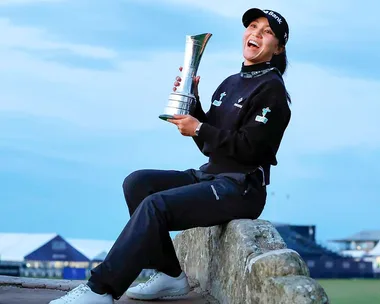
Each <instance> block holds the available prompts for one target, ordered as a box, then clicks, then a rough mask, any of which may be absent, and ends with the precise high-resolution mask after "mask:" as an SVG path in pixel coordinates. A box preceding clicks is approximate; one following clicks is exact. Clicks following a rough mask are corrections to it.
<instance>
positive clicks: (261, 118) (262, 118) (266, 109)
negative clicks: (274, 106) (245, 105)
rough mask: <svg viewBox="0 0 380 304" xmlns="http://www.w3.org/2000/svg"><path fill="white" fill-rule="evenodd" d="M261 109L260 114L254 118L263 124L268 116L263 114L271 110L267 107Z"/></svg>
mask: <svg viewBox="0 0 380 304" xmlns="http://www.w3.org/2000/svg"><path fill="white" fill-rule="evenodd" d="M262 111H263V114H262V116H260V115H257V116H256V119H255V120H256V121H258V122H262V123H263V124H266V123H267V121H268V118H266V117H265V115H267V114H268V113H270V112H272V111H271V110H270V109H269V108H268V107H266V108H264V109H263V110H262Z"/></svg>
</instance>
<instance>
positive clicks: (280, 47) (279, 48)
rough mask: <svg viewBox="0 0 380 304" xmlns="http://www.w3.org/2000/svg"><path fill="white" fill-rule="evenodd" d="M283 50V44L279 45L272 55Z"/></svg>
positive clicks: (278, 53)
mask: <svg viewBox="0 0 380 304" xmlns="http://www.w3.org/2000/svg"><path fill="white" fill-rule="evenodd" d="M283 51H285V47H284V46H283V45H279V46H278V47H277V50H276V51H275V52H274V54H273V55H280V54H281V53H282V52H283Z"/></svg>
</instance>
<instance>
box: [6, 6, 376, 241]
mask: <svg viewBox="0 0 380 304" xmlns="http://www.w3.org/2000/svg"><path fill="white" fill-rule="evenodd" d="M262 4H263V5H265V7H262V8H271V9H274V10H277V11H279V12H281V13H282V14H283V15H284V16H285V17H286V18H287V19H288V22H289V24H290V30H291V31H290V40H289V44H288V46H287V47H288V55H289V60H290V66H289V70H288V72H287V74H286V76H285V81H286V83H287V87H288V90H289V92H290V94H291V95H292V99H293V105H292V113H293V116H292V121H291V123H290V125H289V128H288V130H287V132H286V134H285V137H284V140H283V143H282V146H281V149H280V152H279V154H278V160H279V165H278V166H277V167H275V168H273V170H272V172H273V173H272V183H271V185H270V186H269V188H268V193H269V195H268V202H267V206H266V209H265V211H264V213H263V214H262V216H261V218H263V219H268V220H271V221H274V222H288V223H293V224H315V225H317V238H318V239H319V240H320V241H323V242H326V240H328V239H332V238H340V237H344V236H346V235H349V234H352V233H355V232H357V231H359V230H362V229H380V226H379V221H378V216H379V213H380V207H379V202H380V192H379V189H380V178H379V177H378V173H379V172H380V165H379V162H378V159H379V155H380V132H379V131H380V122H379V120H378V119H377V116H378V114H377V113H379V111H380V105H379V103H378V100H379V96H380V76H379V73H378V68H377V66H378V62H379V60H380V38H379V36H378V35H377V34H376V33H378V31H379V29H380V25H379V24H378V23H377V22H376V20H377V19H376V18H377V16H376V12H377V11H378V8H379V7H376V5H375V7H374V4H373V2H372V1H369V0H364V1H361V3H360V7H358V5H357V2H353V1H343V0H342V1H334V2H333V3H332V1H314V2H310V1H309V2H307V3H306V2H305V1H296V0H294V1H287V2H286V4H285V2H284V1H274V0H273V1H265V3H264V2H262ZM252 5H257V6H259V7H261V6H260V5H261V3H256V2H255V3H253V2H252V1H242V0H235V1H233V2H230V1H224V2H221V1H214V0H209V1H200V0H183V1H180V2H179V1H174V0H162V1H157V0H156V1H153V0H139V1H137V0H135V1H134V0H124V1H122V0H114V1H109V0H107V1H106V0H97V1H93V0H91V1H90V0H75V1H74V0H55V1H54V0H45V1H43V0H40V1H37V0H18V1H15V0H9V1H4V0H2V1H1V0H0V35H1V39H0V81H1V84H2V85H1V91H0V130H1V131H0V156H1V157H0V185H1V186H0V187H1V191H0V214H1V221H0V231H3V232H56V233H59V234H61V235H62V236H64V237H78V238H93V239H111V240H112V239H115V238H116V237H117V235H118V234H119V232H120V231H121V229H122V228H123V226H124V225H125V223H126V222H127V221H128V219H129V216H128V212H127V208H126V206H125V203H124V198H123V195H122V188H121V184H122V182H123V179H124V177H125V176H127V175H128V174H129V173H131V172H132V171H134V170H137V169H142V168H161V169H179V170H182V169H187V168H190V167H193V168H198V167H199V166H200V165H201V164H203V163H204V162H206V161H207V160H206V158H205V157H204V156H202V155H201V153H200V152H199V151H198V150H197V148H196V146H195V145H194V144H193V142H192V140H191V139H190V138H186V137H182V136H181V135H180V134H179V133H178V132H177V130H176V129H175V127H174V126H173V125H170V124H167V123H165V122H163V121H161V120H159V119H158V115H159V114H161V112H162V110H163V108H164V106H165V105H166V101H167V98H168V96H169V94H170V91H171V88H172V83H173V81H174V78H175V76H176V75H177V74H178V73H177V71H178V67H179V66H180V65H181V64H182V61H183V51H184V46H185V44H184V42H185V36H186V35H187V34H199V33H205V32H210V33H212V34H213V36H212V38H211V40H210V42H209V44H208V45H207V48H206V51H205V53H204V56H203V58H202V62H201V65H200V67H199V70H198V74H199V75H201V84H200V95H201V100H202V102H203V107H204V108H205V109H207V108H208V106H209V101H210V98H211V94H212V93H213V91H214V90H215V88H216V87H217V85H218V84H219V83H220V82H221V81H222V80H223V79H224V78H226V77H227V76H229V75H230V74H233V73H236V72H238V71H239V69H240V65H241V62H242V56H241V37H242V33H243V30H244V28H243V26H242V24H241V21H240V20H241V15H242V13H244V11H245V10H246V9H248V8H250V7H252ZM377 6H379V5H378V4H377ZM184 160H185V161H184Z"/></svg>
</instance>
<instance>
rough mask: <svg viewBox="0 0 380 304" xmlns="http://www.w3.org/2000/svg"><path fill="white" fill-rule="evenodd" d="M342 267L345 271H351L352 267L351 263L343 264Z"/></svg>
mask: <svg viewBox="0 0 380 304" xmlns="http://www.w3.org/2000/svg"><path fill="white" fill-rule="evenodd" d="M342 266H343V268H344V269H349V268H350V266H351V265H350V262H343V264H342Z"/></svg>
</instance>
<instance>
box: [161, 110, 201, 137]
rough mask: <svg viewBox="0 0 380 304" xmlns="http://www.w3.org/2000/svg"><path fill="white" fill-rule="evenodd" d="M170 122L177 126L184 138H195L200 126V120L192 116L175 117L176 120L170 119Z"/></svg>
mask: <svg viewBox="0 0 380 304" xmlns="http://www.w3.org/2000/svg"><path fill="white" fill-rule="evenodd" d="M167 121H168V122H171V123H172V124H175V125H176V126H177V128H178V130H179V132H180V133H181V134H182V135H184V136H194V135H195V129H196V128H197V126H198V125H199V123H200V122H199V120H198V119H196V118H195V117H193V116H191V115H174V119H168V120H167Z"/></svg>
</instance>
